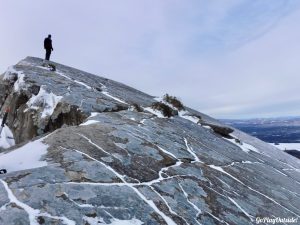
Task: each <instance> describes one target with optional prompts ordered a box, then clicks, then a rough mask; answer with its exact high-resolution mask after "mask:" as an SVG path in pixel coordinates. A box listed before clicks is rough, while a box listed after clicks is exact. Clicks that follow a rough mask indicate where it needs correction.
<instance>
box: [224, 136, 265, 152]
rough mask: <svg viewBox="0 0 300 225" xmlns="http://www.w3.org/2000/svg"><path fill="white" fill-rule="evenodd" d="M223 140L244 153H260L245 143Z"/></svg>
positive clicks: (228, 139)
mask: <svg viewBox="0 0 300 225" xmlns="http://www.w3.org/2000/svg"><path fill="white" fill-rule="evenodd" d="M233 137H234V136H233ZM234 138H235V137H234ZM224 139H225V140H227V141H230V142H231V143H232V144H235V145H236V146H238V147H239V148H241V149H242V150H243V151H244V152H246V153H249V152H250V151H253V152H257V153H260V151H258V150H257V148H255V147H254V146H252V145H250V144H247V143H245V142H241V143H237V142H236V140H235V139H230V138H224Z"/></svg>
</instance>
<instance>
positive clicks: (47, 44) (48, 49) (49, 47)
mask: <svg viewBox="0 0 300 225" xmlns="http://www.w3.org/2000/svg"><path fill="white" fill-rule="evenodd" d="M44 48H45V49H46V58H45V59H46V60H49V59H50V55H51V51H53V47H52V40H51V34H49V35H48V37H47V38H45V40H44Z"/></svg>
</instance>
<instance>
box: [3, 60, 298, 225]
mask: <svg viewBox="0 0 300 225" xmlns="http://www.w3.org/2000/svg"><path fill="white" fill-rule="evenodd" d="M42 63H43V62H42V60H41V59H38V58H32V57H28V58H26V59H24V60H22V61H21V62H20V63H18V64H17V65H16V66H14V70H16V71H15V72H12V71H13V70H10V71H11V72H7V73H6V74H5V75H4V76H3V77H2V79H1V81H0V87H1V91H0V99H2V100H1V102H0V103H1V104H3V107H2V109H1V110H2V112H3V110H4V109H5V108H6V107H10V108H11V113H10V115H9V120H8V126H9V127H10V128H11V130H12V131H13V133H14V137H15V139H16V142H17V143H18V144H19V145H18V146H16V147H14V148H12V149H9V150H8V151H6V152H5V153H6V154H9V153H11V152H13V151H16V149H18V147H20V146H21V145H24V144H26V141H30V140H32V139H33V138H34V140H38V139H39V138H41V136H43V135H44V134H47V136H44V137H43V139H42V140H43V143H44V144H46V145H48V148H47V153H46V154H45V155H43V157H42V159H41V160H43V161H46V162H47V166H43V167H38V168H30V169H27V170H19V171H13V172H10V171H8V174H6V175H1V179H0V181H1V182H0V224H5V225H15V224H83V225H89V224H90V225H92V224H180V225H181V224H205V225H207V224H208V225H209V224H230V225H231V224H242V225H244V224H245V225H246V224H256V217H270V218H274V217H281V218H288V217H289V218H292V217H293V218H296V219H297V218H299V217H300V163H299V160H297V159H295V158H294V157H292V156H290V155H288V154H286V153H284V152H281V151H279V150H278V149H276V148H274V147H273V146H271V145H269V144H267V143H264V142H262V141H260V140H258V139H256V138H254V137H251V136H248V135H246V134H244V133H242V132H241V131H238V130H234V131H233V133H232V132H231V131H232V130H231V129H232V128H227V127H225V126H224V125H223V124H221V123H220V122H218V121H217V120H214V119H213V118H211V117H209V116H207V115H204V114H202V113H199V112H197V111H195V110H192V109H189V108H187V107H185V108H186V110H187V111H186V112H185V115H182V114H179V115H178V116H174V117H171V118H160V117H158V116H157V115H156V114H153V112H152V111H151V110H147V108H148V107H150V106H151V104H152V103H153V102H155V101H156V100H155V99H154V97H153V96H150V95H147V94H144V93H142V92H140V91H137V90H135V89H132V88H130V87H128V86H126V85H123V84H120V83H118V82H115V81H111V80H109V79H106V78H102V77H100V76H94V75H92V74H88V73H85V72H82V71H79V70H76V69H73V68H70V67H67V66H63V65H60V64H57V63H53V64H54V65H55V66H56V71H55V72H52V71H49V69H47V68H43V67H41V65H42ZM22 74H23V76H24V77H23V80H24V82H19V81H20V77H21V75H22ZM18 82H19V86H18V87H16V84H18ZM41 90H45V91H46V92H47V93H53V95H55V96H61V98H60V99H59V101H58V102H57V104H56V105H54V106H55V107H54V109H53V111H51V109H50V108H49V107H48V105H47V104H46V103H45V102H46V101H44V102H42V103H41V104H37V103H38V102H36V101H35V105H30V104H29V103H28V102H31V101H32V98H34V96H38V95H39V93H40V92H41ZM52 97H53V96H52ZM30 99H31V100H30ZM34 99H35V98H34ZM135 104H136V105H138V106H140V107H141V109H144V110H143V111H142V112H138V111H137V110H134V107H132V106H133V105H135ZM47 107H48V108H47ZM45 109H47V110H48V111H50V114H47V115H46V116H43V115H45V114H43V113H45ZM47 110H46V111H47ZM48 111H47V112H48ZM139 111H141V110H139ZM197 118H198V119H199V118H201V123H197V122H193V120H195V121H196V119H197ZM222 128H223V129H222ZM216 129H217V130H218V131H219V130H220V129H221V131H224V132H225V133H226V135H225V136H226V137H223V136H224V135H223V136H222V135H220V132H215V131H216ZM229 131H230V132H229ZM221 134H222V132H221ZM24 141H25V142H24ZM0 159H1V158H0ZM0 163H1V162H0ZM261 224H267V223H261ZM294 224H297V223H294ZM298 224H300V221H299V222H298Z"/></svg>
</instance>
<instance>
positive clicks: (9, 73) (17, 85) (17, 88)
mask: <svg viewBox="0 0 300 225" xmlns="http://www.w3.org/2000/svg"><path fill="white" fill-rule="evenodd" d="M15 74H17V76H18V79H17V81H16V82H15V83H14V91H16V92H18V91H20V89H22V88H23V87H24V86H25V82H24V77H25V75H24V73H23V72H22V71H17V70H15V69H14V67H13V66H10V67H8V69H7V71H6V72H5V74H4V77H3V79H4V80H11V79H13V78H14V77H15Z"/></svg>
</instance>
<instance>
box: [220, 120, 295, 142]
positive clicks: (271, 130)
mask: <svg viewBox="0 0 300 225" xmlns="http://www.w3.org/2000/svg"><path fill="white" fill-rule="evenodd" d="M221 121H223V122H224V123H225V124H227V125H230V126H232V127H235V128H237V129H239V130H242V131H244V132H246V133H248V134H250V135H252V136H255V137H257V138H259V139H261V140H263V141H266V142H269V143H300V117H287V118H267V119H265V118H264V119H249V120H228V119H222V120H221Z"/></svg>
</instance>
